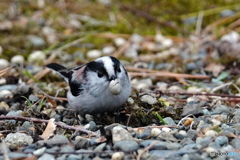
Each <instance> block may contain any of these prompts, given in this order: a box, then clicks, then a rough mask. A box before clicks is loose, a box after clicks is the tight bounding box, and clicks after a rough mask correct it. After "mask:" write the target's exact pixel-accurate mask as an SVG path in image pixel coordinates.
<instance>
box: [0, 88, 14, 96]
mask: <svg viewBox="0 0 240 160" xmlns="http://www.w3.org/2000/svg"><path fill="white" fill-rule="evenodd" d="M12 96H13V94H12V92H11V91H9V90H1V91H0V98H7V97H12Z"/></svg>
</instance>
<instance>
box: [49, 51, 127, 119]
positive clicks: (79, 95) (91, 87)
mask: <svg viewBox="0 0 240 160" xmlns="http://www.w3.org/2000/svg"><path fill="white" fill-rule="evenodd" d="M46 67H47V68H49V69H51V70H53V71H55V72H57V73H58V74H59V75H60V76H61V77H63V79H64V80H65V81H66V82H67V83H68V84H69V87H70V89H69V90H68V92H67V99H68V102H69V104H70V106H71V107H73V108H74V109H75V110H76V111H77V112H78V113H79V114H81V115H86V114H90V115H93V114H101V113H104V112H115V111H117V110H118V109H120V108H121V106H122V105H123V104H124V103H125V102H126V101H127V99H128V97H129V96H130V94H131V81H130V77H129V75H128V73H127V71H126V69H125V68H124V67H123V65H122V64H121V63H120V61H119V60H118V59H117V58H115V57H111V56H104V57H100V58H97V59H95V60H93V61H90V62H88V63H85V64H83V65H78V66H75V67H72V68H66V67H64V66H62V65H60V64H58V63H50V64H47V65H46Z"/></svg>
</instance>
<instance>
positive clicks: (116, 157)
mask: <svg viewBox="0 0 240 160" xmlns="http://www.w3.org/2000/svg"><path fill="white" fill-rule="evenodd" d="M123 158H124V153H123V152H115V153H113V154H112V158H111V159H112V160H122V159H123Z"/></svg>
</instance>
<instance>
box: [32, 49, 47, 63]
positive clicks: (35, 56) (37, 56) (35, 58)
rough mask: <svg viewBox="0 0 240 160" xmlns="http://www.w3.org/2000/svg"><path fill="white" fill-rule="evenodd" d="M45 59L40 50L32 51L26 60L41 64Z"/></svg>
mask: <svg viewBox="0 0 240 160" xmlns="http://www.w3.org/2000/svg"><path fill="white" fill-rule="evenodd" d="M45 60H46V55H45V53H43V52H42V51H34V52H32V53H31V54H30V55H29V57H28V62H30V63H37V64H41V63H43V61H45Z"/></svg>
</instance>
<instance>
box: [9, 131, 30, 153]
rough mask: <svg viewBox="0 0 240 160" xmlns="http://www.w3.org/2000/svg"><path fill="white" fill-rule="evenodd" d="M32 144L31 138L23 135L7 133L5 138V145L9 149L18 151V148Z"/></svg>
mask: <svg viewBox="0 0 240 160" xmlns="http://www.w3.org/2000/svg"><path fill="white" fill-rule="evenodd" d="M32 142H33V139H32V137H31V136H29V135H26V134H25V133H18V132H17V133H9V134H8V135H7V137H6V138H5V143H6V145H7V146H9V148H10V149H19V147H23V146H26V145H30V144H32Z"/></svg>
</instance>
